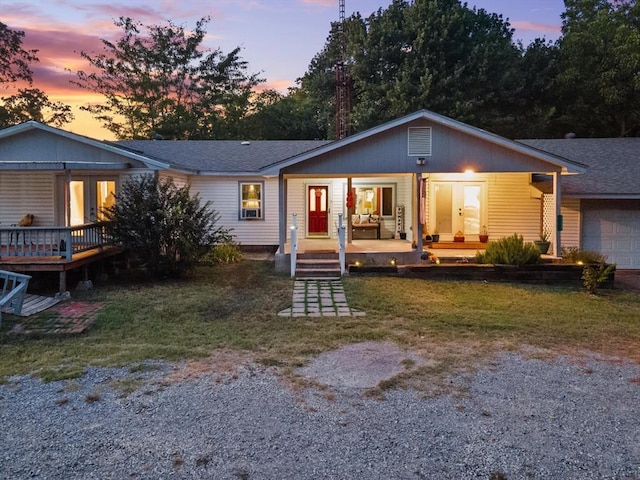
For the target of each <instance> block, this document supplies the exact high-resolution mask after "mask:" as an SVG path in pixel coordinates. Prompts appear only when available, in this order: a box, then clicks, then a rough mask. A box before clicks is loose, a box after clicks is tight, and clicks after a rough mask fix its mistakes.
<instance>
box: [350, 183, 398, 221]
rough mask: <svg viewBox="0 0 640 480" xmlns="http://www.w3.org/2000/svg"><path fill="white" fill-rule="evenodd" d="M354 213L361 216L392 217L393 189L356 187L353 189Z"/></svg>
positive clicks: (375, 186) (386, 187)
mask: <svg viewBox="0 0 640 480" xmlns="http://www.w3.org/2000/svg"><path fill="white" fill-rule="evenodd" d="M353 190H354V199H355V213H358V214H361V215H367V214H371V215H381V216H383V217H392V216H393V199H394V194H393V187H391V186H382V185H380V186H377V185H372V186H358V187H354V189H353Z"/></svg>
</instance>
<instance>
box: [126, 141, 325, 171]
mask: <svg viewBox="0 0 640 480" xmlns="http://www.w3.org/2000/svg"><path fill="white" fill-rule="evenodd" d="M327 143H330V142H329V141H327V140H252V141H250V142H241V141H238V140H178V141H172V140H122V141H117V142H113V144H114V145H117V146H119V147H122V148H125V149H127V150H130V151H133V152H136V153H138V154H142V155H145V156H148V157H150V158H154V159H157V160H161V161H164V162H167V163H169V164H170V165H171V167H172V168H174V169H177V170H187V171H189V172H193V173H200V174H215V173H222V174H234V173H238V174H247V173H258V172H259V171H260V169H261V168H262V167H264V166H266V165H271V164H272V163H276V162H280V161H282V160H286V159H288V158H291V157H294V156H296V155H298V154H300V153H303V152H307V151H309V150H313V149H314V148H318V147H321V146H322V145H325V144H327Z"/></svg>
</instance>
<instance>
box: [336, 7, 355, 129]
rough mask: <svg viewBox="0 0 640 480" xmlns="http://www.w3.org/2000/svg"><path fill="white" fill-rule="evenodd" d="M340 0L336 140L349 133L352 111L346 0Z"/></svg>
mask: <svg viewBox="0 0 640 480" xmlns="http://www.w3.org/2000/svg"><path fill="white" fill-rule="evenodd" d="M339 1H340V6H339V8H340V21H339V22H338V28H337V38H338V46H339V49H340V57H339V59H338V63H337V64H336V121H335V123H336V140H340V139H343V138H345V137H346V136H348V135H349V114H350V113H351V77H350V76H349V70H348V68H347V38H346V35H345V32H344V27H345V16H344V10H345V7H344V2H345V0H339Z"/></svg>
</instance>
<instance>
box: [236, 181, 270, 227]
mask: <svg viewBox="0 0 640 480" xmlns="http://www.w3.org/2000/svg"><path fill="white" fill-rule="evenodd" d="M245 186H248V187H251V186H253V187H256V186H257V187H259V189H258V193H257V197H256V198H243V197H242V195H243V187H245ZM250 202H252V204H251V205H249V203H250ZM238 220H248V221H253V220H264V182H263V181H257V182H238Z"/></svg>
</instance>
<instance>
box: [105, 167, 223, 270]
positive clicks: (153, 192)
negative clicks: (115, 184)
mask: <svg viewBox="0 0 640 480" xmlns="http://www.w3.org/2000/svg"><path fill="white" fill-rule="evenodd" d="M104 214H105V220H106V221H107V230H108V232H109V234H110V235H111V236H112V238H113V239H114V240H115V241H116V242H117V243H120V244H122V245H123V246H124V247H125V248H126V249H127V250H128V251H129V252H131V254H133V255H134V256H135V257H137V258H138V259H139V260H140V261H142V263H143V264H144V265H145V266H146V268H147V270H148V271H149V273H150V274H151V275H153V276H167V277H179V276H181V275H182V274H184V273H185V272H187V271H188V270H189V269H191V268H192V267H193V266H194V265H195V262H196V260H197V259H198V258H199V257H200V256H201V255H202V254H203V253H205V252H206V250H207V249H208V247H210V246H211V245H213V244H216V243H219V242H221V241H226V240H228V239H229V238H230V235H229V232H228V231H227V230H225V229H224V228H221V227H218V226H217V222H218V220H219V214H218V213H217V212H216V211H215V210H213V209H212V208H211V203H210V202H206V203H205V204H203V205H201V204H200V198H199V196H198V195H196V196H194V197H192V196H191V194H190V191H189V186H188V185H187V186H185V187H178V186H177V185H176V184H175V183H174V182H173V180H172V179H170V178H169V179H167V180H158V178H157V177H156V176H155V175H152V174H148V175H142V176H140V177H136V178H133V179H131V180H129V181H127V182H125V183H124V184H123V186H122V188H121V190H120V193H119V194H118V195H117V196H116V202H115V203H114V205H112V206H111V207H108V208H106V209H105V211H104Z"/></svg>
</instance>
